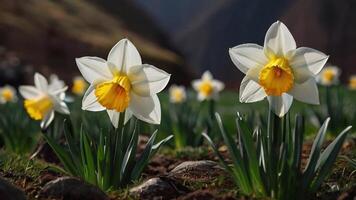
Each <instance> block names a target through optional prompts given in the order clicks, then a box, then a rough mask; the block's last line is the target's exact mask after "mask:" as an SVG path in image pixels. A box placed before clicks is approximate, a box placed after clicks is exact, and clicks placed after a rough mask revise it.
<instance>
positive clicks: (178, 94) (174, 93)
mask: <svg viewBox="0 0 356 200" xmlns="http://www.w3.org/2000/svg"><path fill="white" fill-rule="evenodd" d="M186 99H187V94H186V92H185V87H184V86H178V85H172V86H171V87H170V88H169V100H170V102H171V103H183V102H184V101H185V100H186Z"/></svg>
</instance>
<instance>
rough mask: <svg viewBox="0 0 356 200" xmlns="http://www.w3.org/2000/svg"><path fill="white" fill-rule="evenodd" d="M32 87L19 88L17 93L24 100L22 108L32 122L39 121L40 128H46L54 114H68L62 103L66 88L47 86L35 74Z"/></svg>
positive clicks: (40, 77) (44, 81)
mask: <svg viewBox="0 0 356 200" xmlns="http://www.w3.org/2000/svg"><path fill="white" fill-rule="evenodd" d="M34 83H35V87H34V86H20V88H19V92H20V94H21V95H22V96H23V98H25V101H24V107H25V109H26V111H27V113H28V114H29V116H30V117H31V118H32V119H34V120H41V121H42V122H41V127H42V128H47V127H48V126H49V125H50V123H51V122H52V121H53V119H54V112H55V111H57V112H59V113H62V114H69V109H68V107H67V105H66V104H65V103H64V102H63V99H64V96H63V94H64V92H65V91H66V90H67V87H66V86H65V85H63V86H62V87H61V88H60V87H58V86H59V85H57V83H56V84H53V85H51V84H48V81H47V80H46V78H45V77H44V76H43V75H41V74H39V73H36V74H35V77H34Z"/></svg>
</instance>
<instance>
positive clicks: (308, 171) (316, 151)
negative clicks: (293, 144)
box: [303, 118, 330, 188]
mask: <svg viewBox="0 0 356 200" xmlns="http://www.w3.org/2000/svg"><path fill="white" fill-rule="evenodd" d="M329 121H330V118H327V119H326V120H325V122H324V124H323V125H322V127H321V128H320V129H319V133H318V135H317V136H316V138H315V140H314V143H313V146H312V149H311V151H310V157H309V159H308V163H307V165H306V167H305V170H304V173H303V186H304V188H307V187H308V185H310V182H311V181H312V178H313V177H314V175H315V173H316V165H317V161H318V158H319V156H320V152H321V147H322V144H323V142H324V138H325V135H326V130H327V127H328V124H329Z"/></svg>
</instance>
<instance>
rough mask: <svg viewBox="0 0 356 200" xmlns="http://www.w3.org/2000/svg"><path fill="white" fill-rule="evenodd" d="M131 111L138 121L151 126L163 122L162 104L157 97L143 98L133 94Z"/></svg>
mask: <svg viewBox="0 0 356 200" xmlns="http://www.w3.org/2000/svg"><path fill="white" fill-rule="evenodd" d="M129 108H130V110H131V111H132V113H133V115H134V116H135V117H137V118H138V119H140V120H142V121H145V122H147V123H151V124H159V123H160V122H161V104H160V102H159V99H158V97H157V95H153V96H149V97H141V96H138V95H135V94H134V93H132V94H131V102H130V107H129Z"/></svg>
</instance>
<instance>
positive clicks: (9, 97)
mask: <svg viewBox="0 0 356 200" xmlns="http://www.w3.org/2000/svg"><path fill="white" fill-rule="evenodd" d="M16 101H17V95H16V90H15V88H13V87H12V86H10V85H5V86H4V87H1V88H0V104H4V103H7V102H16Z"/></svg>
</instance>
